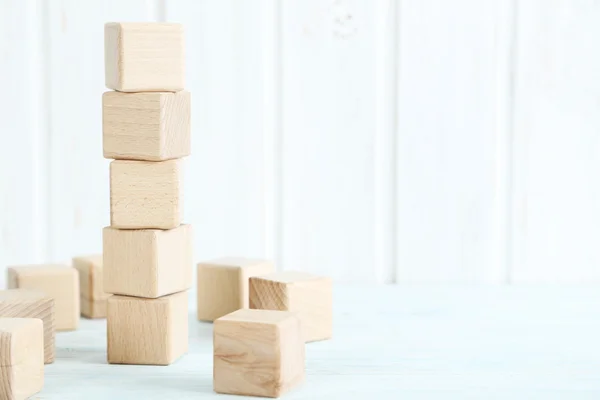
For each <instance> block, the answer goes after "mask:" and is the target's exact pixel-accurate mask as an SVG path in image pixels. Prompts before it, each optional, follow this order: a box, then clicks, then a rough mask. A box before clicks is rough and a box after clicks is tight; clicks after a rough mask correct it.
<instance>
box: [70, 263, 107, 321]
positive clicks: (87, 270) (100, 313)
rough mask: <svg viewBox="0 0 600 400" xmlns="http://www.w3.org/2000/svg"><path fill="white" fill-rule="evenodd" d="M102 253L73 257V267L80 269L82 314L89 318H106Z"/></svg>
mask: <svg viewBox="0 0 600 400" xmlns="http://www.w3.org/2000/svg"><path fill="white" fill-rule="evenodd" d="M102 264H103V262H102V254H94V255H89V256H79V257H74V258H73V267H74V268H75V269H77V271H79V295H80V301H81V306H80V309H81V315H83V316H84V317H87V318H106V300H107V299H108V297H109V296H110V294H109V293H106V292H104V277H103V272H102V270H103V269H102Z"/></svg>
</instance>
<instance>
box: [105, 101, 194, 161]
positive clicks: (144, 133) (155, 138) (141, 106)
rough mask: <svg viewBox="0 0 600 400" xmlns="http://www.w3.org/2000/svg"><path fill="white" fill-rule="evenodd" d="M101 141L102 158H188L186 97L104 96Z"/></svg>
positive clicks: (188, 106) (187, 110) (187, 102)
mask: <svg viewBox="0 0 600 400" xmlns="http://www.w3.org/2000/svg"><path fill="white" fill-rule="evenodd" d="M102 139H103V140H102V142H103V149H104V157H105V158H114V159H122V160H147V161H163V160H170V159H174V158H182V157H185V156H188V155H189V154H190V150H191V142H190V93H189V92H186V91H181V92H177V93H166V92H144V93H120V92H106V93H104V95H103V96H102Z"/></svg>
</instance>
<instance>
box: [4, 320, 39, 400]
mask: <svg viewBox="0 0 600 400" xmlns="http://www.w3.org/2000/svg"><path fill="white" fill-rule="evenodd" d="M43 387H44V328H43V323H42V320H41V319H37V318H0V399H8V400H20V399H27V398H29V397H30V396H32V395H34V394H36V393H38V392H39V391H41V390H42V388H43Z"/></svg>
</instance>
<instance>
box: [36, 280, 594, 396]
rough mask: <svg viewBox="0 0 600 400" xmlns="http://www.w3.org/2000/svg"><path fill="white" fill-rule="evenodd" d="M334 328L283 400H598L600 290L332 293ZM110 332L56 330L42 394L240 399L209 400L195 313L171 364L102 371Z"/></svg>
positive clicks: (311, 350) (312, 350)
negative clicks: (182, 351) (186, 344)
mask: <svg viewBox="0 0 600 400" xmlns="http://www.w3.org/2000/svg"><path fill="white" fill-rule="evenodd" d="M191 297H192V298H193V297H194V296H193V295H192V296H191ZM334 329H335V331H334V335H335V338H334V339H333V340H331V341H326V342H318V343H309V344H308V345H307V352H306V356H307V359H306V371H307V379H306V382H305V383H304V385H303V386H302V387H300V388H298V389H297V390H294V391H293V392H290V393H288V394H287V395H285V396H284V397H283V398H284V399H290V400H292V399H307V400H308V399H310V400H313V399H314V400H319V399H326V400H334V399H369V400H380V399H400V400H407V399H511V400H515V399H528V400H531V399H569V400H571V399H598V398H600V344H599V342H600V288H593V287H458V286H455V287H445V286H439V287H435V286H433V287H432V286H423V287H405V286H342V285H338V286H336V288H335V321H334ZM105 334H106V324H105V321H90V320H83V321H82V324H81V327H80V329H79V330H78V331H76V332H69V333H60V334H59V335H58V338H57V346H58V348H57V359H56V362H55V363H54V364H53V365H50V366H47V367H46V384H45V388H44V390H43V392H42V393H40V395H39V398H41V399H57V400H58V399H60V400H65V399H78V400H92V399H114V400H117V399H118V400H120V399H144V400H148V399H161V400H165V399H204V398H215V399H218V398H221V399H225V398H237V399H239V398H240V397H239V396H224V395H217V394H215V393H213V391H212V325H211V324H207V323H200V322H197V321H196V320H195V319H194V318H193V311H192V306H191V305H190V351H189V353H188V354H187V355H186V356H184V357H183V358H181V359H180V360H179V361H177V362H176V363H175V364H173V365H171V366H168V367H152V366H121V365H108V364H107V363H106V355H105V353H106V341H105Z"/></svg>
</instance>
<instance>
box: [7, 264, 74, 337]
mask: <svg viewBox="0 0 600 400" xmlns="http://www.w3.org/2000/svg"><path fill="white" fill-rule="evenodd" d="M8 288H9V289H34V290H39V291H41V292H43V293H45V294H47V295H48V296H50V297H52V298H53V299H54V326H55V327H56V330H57V331H69V330H75V329H77V327H78V326H79V311H80V309H79V274H78V272H77V270H76V269H75V268H71V267H69V266H67V265H62V264H41V265H25V266H15V267H9V268H8Z"/></svg>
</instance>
